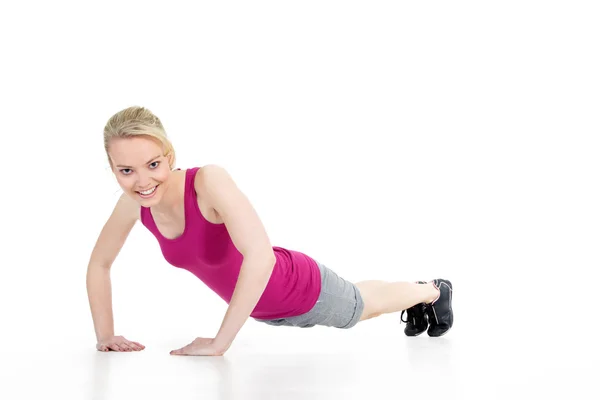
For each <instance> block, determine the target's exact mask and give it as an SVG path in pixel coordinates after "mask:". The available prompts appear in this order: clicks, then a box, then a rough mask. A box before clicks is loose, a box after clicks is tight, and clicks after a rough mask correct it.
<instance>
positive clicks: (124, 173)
mask: <svg viewBox="0 0 600 400" xmlns="http://www.w3.org/2000/svg"><path fill="white" fill-rule="evenodd" d="M120 171H121V173H122V174H123V175H129V174H128V173H126V172H125V171H131V170H130V169H129V168H123V169H121V170H120Z"/></svg>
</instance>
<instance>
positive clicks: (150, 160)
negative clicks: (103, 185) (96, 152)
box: [108, 136, 171, 207]
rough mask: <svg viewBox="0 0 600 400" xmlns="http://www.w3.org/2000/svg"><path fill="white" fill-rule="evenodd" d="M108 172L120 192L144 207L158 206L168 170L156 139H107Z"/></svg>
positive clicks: (166, 162) (168, 176)
mask: <svg viewBox="0 0 600 400" xmlns="http://www.w3.org/2000/svg"><path fill="white" fill-rule="evenodd" d="M108 153H109V156H110V159H111V160H112V171H113V173H114V174H115V176H116V177H117V182H118V183H119V186H121V189H123V191H124V192H125V193H127V194H128V195H129V196H130V197H131V198H133V199H135V200H136V201H137V202H139V203H140V204H141V205H142V206H144V207H151V206H154V205H157V204H158V203H160V200H161V198H162V196H163V195H164V193H165V191H166V190H167V188H168V186H169V178H170V177H171V169H170V167H169V159H168V158H167V157H165V156H164V155H163V147H162V146H161V144H160V142H159V141H158V140H153V139H151V138H149V137H144V136H139V137H132V138H126V139H122V138H119V139H111V142H110V146H109V151H108Z"/></svg>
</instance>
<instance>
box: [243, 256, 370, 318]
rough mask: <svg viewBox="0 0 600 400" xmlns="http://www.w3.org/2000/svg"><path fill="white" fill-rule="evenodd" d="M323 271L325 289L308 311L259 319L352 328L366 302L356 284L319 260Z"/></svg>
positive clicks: (322, 277) (323, 287) (322, 280)
mask: <svg viewBox="0 0 600 400" xmlns="http://www.w3.org/2000/svg"><path fill="white" fill-rule="evenodd" d="M317 264H318V265H319V269H320V271H321V293H320V294H319V298H318V300H317V302H316V304H315V305H314V306H313V308H312V309H310V310H309V311H308V312H306V313H304V314H301V315H298V316H294V317H286V318H280V319H256V318H255V320H256V321H259V322H264V323H266V324H268V325H274V326H294V327H299V328H311V327H313V326H315V325H321V326H328V327H334V328H340V329H349V328H352V327H353V326H354V325H356V324H357V323H358V321H360V317H361V316H362V313H363V310H364V308H365V303H364V301H363V298H362V296H361V295H360V292H359V291H358V288H357V287H356V285H354V284H353V283H352V282H348V281H347V280H345V279H343V278H341V277H339V276H338V275H337V274H336V273H335V272H333V271H332V270H331V269H329V268H327V267H326V266H324V265H323V264H321V263H319V262H317Z"/></svg>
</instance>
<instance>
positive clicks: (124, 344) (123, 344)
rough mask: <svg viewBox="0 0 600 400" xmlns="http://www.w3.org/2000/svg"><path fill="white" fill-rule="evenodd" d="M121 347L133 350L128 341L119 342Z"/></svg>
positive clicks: (124, 349)
mask: <svg viewBox="0 0 600 400" xmlns="http://www.w3.org/2000/svg"><path fill="white" fill-rule="evenodd" d="M119 347H121V349H123V351H133V349H132V348H131V346H129V345H128V344H127V343H126V342H123V343H119Z"/></svg>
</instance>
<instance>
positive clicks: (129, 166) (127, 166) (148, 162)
mask: <svg viewBox="0 0 600 400" xmlns="http://www.w3.org/2000/svg"><path fill="white" fill-rule="evenodd" d="M159 157H160V156H156V157H154V158H153V159H151V160H150V161H146V164H150V163H151V162H152V161H154V160H156V159H157V158H159ZM117 167H123V168H133V167H132V166H131V165H121V164H118V165H117Z"/></svg>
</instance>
